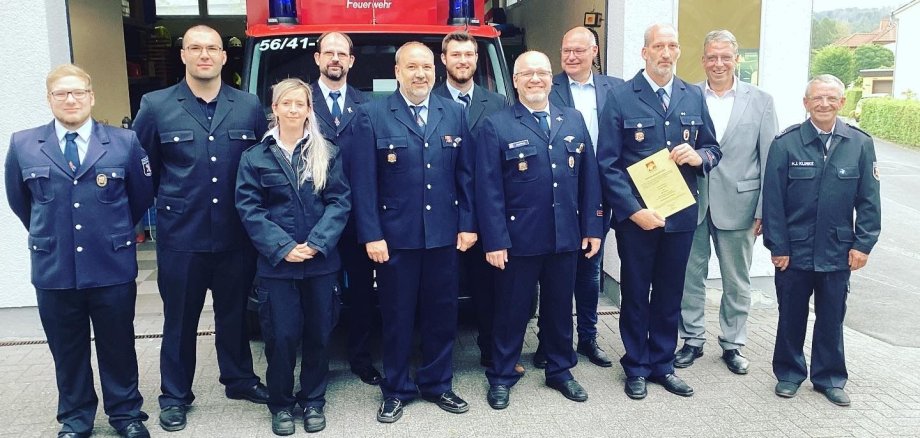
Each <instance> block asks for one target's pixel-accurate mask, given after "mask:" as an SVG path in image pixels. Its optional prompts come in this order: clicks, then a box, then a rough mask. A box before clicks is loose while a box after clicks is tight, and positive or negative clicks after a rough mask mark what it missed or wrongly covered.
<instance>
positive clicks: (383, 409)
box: [377, 397, 404, 423]
mask: <svg viewBox="0 0 920 438" xmlns="http://www.w3.org/2000/svg"><path fill="white" fill-rule="evenodd" d="M403 406H404V405H403V402H402V400H400V399H398V398H396V397H389V398H387V399H386V400H384V401H383V403H381V404H380V409H378V410H377V421H379V422H381V423H395V422H397V421H399V419H400V418H402V414H403Z"/></svg>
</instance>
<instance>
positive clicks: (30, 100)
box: [0, 0, 70, 307]
mask: <svg viewBox="0 0 920 438" xmlns="http://www.w3.org/2000/svg"><path fill="white" fill-rule="evenodd" d="M0 41H2V49H0V71H2V72H3V73H4V75H5V78H4V80H3V81H0V156H2V157H3V159H4V160H5V159H6V153H7V149H9V144H10V134H12V133H13V132H16V131H20V130H23V129H27V128H31V127H34V126H37V125H41V124H45V123H48V122H49V121H51V111H50V110H49V109H48V104H47V100H46V99H45V75H46V74H47V73H48V71H49V70H51V67H53V66H55V65H58V64H62V63H66V62H70V37H69V34H68V31H67V13H66V10H65V8H64V2H63V1H61V0H32V1H19V2H12V1H10V2H3V7H2V8H0ZM3 177H5V175H4V170H2V169H0V191H2V192H3V196H2V199H3V201H0V307H21V306H34V305H35V291H34V289H33V288H32V284H31V281H30V274H29V273H30V267H29V251H28V250H27V249H26V231H25V228H24V227H23V226H22V223H20V222H19V219H18V218H16V216H15V215H13V212H12V211H11V210H10V207H9V205H8V204H7V202H6V187H5V183H4V178H3Z"/></svg>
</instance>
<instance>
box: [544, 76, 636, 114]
mask: <svg viewBox="0 0 920 438" xmlns="http://www.w3.org/2000/svg"><path fill="white" fill-rule="evenodd" d="M593 75H594V96H595V98H597V114H598V117H600V113H601V111H603V110H604V104H606V103H607V93H609V92H610V91H611V90H613V89H614V87H616V86H617V85H621V84H623V80H622V79H620V78H618V77H615V76H607V75H599V74H596V73H594V74H593ZM549 102H550V103H552V104H553V105H556V106H565V107H569V108H575V102H574V101H573V100H572V87H571V86H570V85H569V76H568V75H567V74H565V72H562V73H559V74H557V75H555V76H553V89H552V91H550V93H549Z"/></svg>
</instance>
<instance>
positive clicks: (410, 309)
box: [343, 42, 476, 423]
mask: <svg viewBox="0 0 920 438" xmlns="http://www.w3.org/2000/svg"><path fill="white" fill-rule="evenodd" d="M395 74H396V80H397V82H398V83H399V89H398V90H396V91H395V92H394V93H393V94H391V95H390V96H389V97H387V98H385V99H378V100H374V101H371V102H369V103H367V104H365V105H361V106H360V107H359V108H358V115H357V116H356V120H355V122H353V123H352V124H351V127H350V129H351V130H353V133H351V134H349V136H348V138H349V140H348V143H347V144H345V145H344V146H343V147H344V148H351V149H352V151H351V154H350V157H351V160H352V163H351V164H350V165H351V168H352V181H351V183H352V187H353V189H352V196H353V199H354V207H355V208H354V214H355V223H356V224H357V231H358V242H361V243H364V244H365V246H366V248H367V254H368V256H369V257H370V258H371V260H373V261H374V263H375V265H374V266H375V268H376V270H377V286H378V290H379V291H380V314H381V317H382V320H383V369H384V375H385V377H384V379H383V382H381V384H380V389H381V390H382V392H383V398H384V400H383V402H382V403H381V404H380V409H379V410H378V411H377V420H378V421H380V422H383V423H392V422H395V421H398V420H399V419H400V418H401V417H402V414H403V407H404V406H405V404H406V403H407V402H409V401H411V400H413V399H415V398H416V397H418V395H419V393H421V396H422V398H424V399H425V400H428V401H431V402H433V403H436V404H437V405H438V406H439V407H440V408H441V409H444V410H445V411H448V412H452V413H457V414H459V413H463V412H467V411H468V410H469V408H470V406H469V404H468V403H467V402H466V401H464V400H463V399H462V398H460V397H459V396H458V395H457V394H455V393H454V391H453V387H452V381H453V347H454V338H455V336H456V332H457V289H458V282H459V279H458V278H457V272H458V269H457V265H458V262H457V259H458V256H457V249H459V250H461V251H466V250H467V249H469V248H470V247H471V246H473V244H474V243H475V242H476V232H475V231H476V224H475V218H474V214H475V213H474V211H473V181H472V172H473V164H474V163H473V160H474V159H475V152H476V151H475V148H474V146H473V145H472V144H471V143H472V142H471V141H470V139H469V129H468V128H467V123H466V115H465V113H464V111H463V107H461V106H460V105H459V104H457V103H454V102H452V101H450V100H447V99H444V98H442V97H440V96H433V95H431V88H432V86H433V85H434V53H432V51H431V49H429V48H428V47H426V46H425V45H424V44H422V43H419V42H408V43H406V44H403V45H402V47H400V48H399V50H397V51H396V67H395ZM416 316H417V318H416ZM416 320H417V322H418V324H416ZM416 326H417V327H418V331H419V335H420V338H421V362H420V363H419V367H418V368H417V370H416V373H415V381H414V382H413V380H412V379H411V378H410V377H409V371H410V366H409V365H410V360H411V358H412V346H413V335H412V334H413V332H414V330H415V328H416Z"/></svg>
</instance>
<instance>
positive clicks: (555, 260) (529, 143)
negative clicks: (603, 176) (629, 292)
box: [476, 51, 604, 409]
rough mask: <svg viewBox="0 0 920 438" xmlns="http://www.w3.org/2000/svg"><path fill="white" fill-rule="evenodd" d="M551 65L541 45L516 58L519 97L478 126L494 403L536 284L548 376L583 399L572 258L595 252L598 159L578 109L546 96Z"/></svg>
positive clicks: (505, 397)
mask: <svg viewBox="0 0 920 438" xmlns="http://www.w3.org/2000/svg"><path fill="white" fill-rule="evenodd" d="M552 76H553V73H552V67H551V65H550V62H549V58H547V57H546V55H544V54H543V53H540V52H535V51H530V52H525V53H524V54H522V55H521V56H519V57H518V58H517V60H515V62H514V87H515V88H516V89H517V91H518V100H519V101H518V103H516V104H515V105H514V106H513V107H510V108H506V109H504V110H501V111H499V112H497V113H495V114H493V115H492V116H491V117H489V118H488V119H486V122H485V125H483V127H482V128H481V129H480V130H479V131H478V133H477V141H476V144H477V147H478V151H477V156H476V200H477V204H476V208H477V214H478V217H479V227H480V230H481V235H482V239H483V244H482V246H483V249H484V250H485V251H486V260H488V262H489V264H491V265H492V266H494V267H496V268H498V269H499V271H498V272H497V273H496V293H495V320H494V332H493V333H494V336H493V343H494V346H493V349H492V358H493V364H492V366H491V367H489V368H488V370H486V377H487V378H488V380H489V391H488V395H487V400H488V402H489V406H491V407H492V408H493V409H504V408H506V407H508V404H509V403H510V389H511V387H512V386H514V384H515V383H517V382H518V380H520V378H521V375H520V374H519V373H517V372H516V371H515V369H514V367H515V364H516V363H518V362H519V361H520V358H521V348H522V344H523V342H524V334H525V332H526V330H527V323H528V321H529V320H530V316H531V313H530V312H531V309H532V308H533V299H534V294H533V291H534V288H535V287H536V285H537V283H538V282H539V284H540V319H539V322H538V324H539V326H540V333H542V344H543V349H544V351H545V352H546V358H547V365H546V371H545V375H546V384H547V386H549V387H551V388H553V389H555V390H557V391H559V392H560V393H562V395H563V396H565V397H566V398H568V399H570V400H573V401H577V402H583V401H585V400H587V399H588V393H587V392H586V391H585V389H584V388H583V387H582V386H581V385H580V384H579V383H578V382H577V381H576V380H575V378H574V377H573V376H572V373H571V371H570V370H571V369H572V368H573V367H574V366H575V364H576V363H577V362H578V358H577V355H576V354H575V349H574V348H572V332H573V329H572V296H573V289H574V287H575V269H576V265H577V263H578V258H580V257H585V258H591V257H596V256H597V252H598V250H599V249H600V244H601V235H602V233H603V231H604V225H603V210H602V207H601V194H600V179H599V177H598V175H597V161H596V158H595V157H594V154H592V153H591V152H590V150H589V149H590V148H591V147H592V146H591V136H590V134H589V133H588V128H587V127H586V126H585V122H584V119H583V118H582V117H581V114H580V113H579V112H578V111H577V110H575V109H572V108H567V107H557V106H555V105H552V104H550V102H549V93H550V89H551V87H552Z"/></svg>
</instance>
